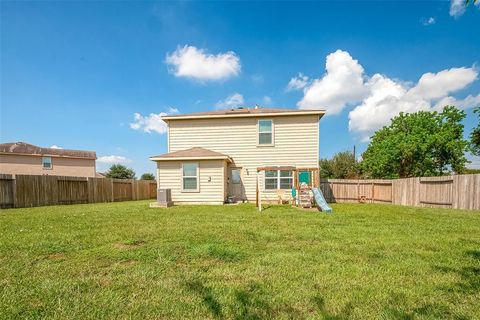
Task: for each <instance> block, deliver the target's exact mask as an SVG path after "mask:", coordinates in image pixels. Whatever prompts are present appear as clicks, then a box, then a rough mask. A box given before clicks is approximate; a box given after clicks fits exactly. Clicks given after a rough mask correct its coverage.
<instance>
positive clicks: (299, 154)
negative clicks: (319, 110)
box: [169, 115, 319, 201]
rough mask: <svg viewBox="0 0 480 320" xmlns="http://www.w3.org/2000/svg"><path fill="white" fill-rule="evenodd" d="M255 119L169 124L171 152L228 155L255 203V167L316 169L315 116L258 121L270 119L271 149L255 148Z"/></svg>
mask: <svg viewBox="0 0 480 320" xmlns="http://www.w3.org/2000/svg"><path fill="white" fill-rule="evenodd" d="M258 119H259V118H231V119H195V120H175V121H169V147H170V152H175V151H179V150H185V149H188V148H192V147H203V148H206V149H209V150H213V151H216V152H221V153H224V154H226V155H228V156H230V157H231V158H232V159H233V161H234V163H233V164H231V166H235V167H242V182H243V184H244V187H245V192H246V196H247V199H248V200H249V201H255V197H256V179H257V171H256V170H257V168H258V167H262V166H286V165H288V166H296V167H297V168H298V167H311V168H312V167H313V168H317V167H318V141H319V116H318V115H302V116H283V117H271V118H261V119H272V120H273V127H274V141H273V146H258V145H257V139H258V137H257V134H258V133H257V132H258V128H257V121H258ZM261 188H262V189H263V179H262V181H261ZM264 196H265V197H266V198H267V199H275V198H276V192H275V191H266V192H264Z"/></svg>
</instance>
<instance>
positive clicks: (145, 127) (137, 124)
mask: <svg viewBox="0 0 480 320" xmlns="http://www.w3.org/2000/svg"><path fill="white" fill-rule="evenodd" d="M175 113H180V111H179V110H178V109H177V108H174V107H169V108H168V110H167V112H160V113H150V114H149V115H148V116H143V115H141V114H140V113H138V112H135V113H134V114H133V119H134V121H133V122H132V123H130V128H132V129H134V130H142V131H143V132H147V133H151V132H152V131H153V132H157V133H160V134H163V133H166V132H167V124H166V122H165V121H163V120H162V117H163V116H166V115H169V114H175Z"/></svg>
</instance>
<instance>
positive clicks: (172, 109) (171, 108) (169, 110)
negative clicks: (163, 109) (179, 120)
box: [167, 107, 180, 114]
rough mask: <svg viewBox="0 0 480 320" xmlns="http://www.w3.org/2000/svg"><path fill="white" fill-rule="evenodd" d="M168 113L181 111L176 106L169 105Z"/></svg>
mask: <svg viewBox="0 0 480 320" xmlns="http://www.w3.org/2000/svg"><path fill="white" fill-rule="evenodd" d="M167 113H169V114H175V113H180V111H178V109H177V108H175V107H168V109H167Z"/></svg>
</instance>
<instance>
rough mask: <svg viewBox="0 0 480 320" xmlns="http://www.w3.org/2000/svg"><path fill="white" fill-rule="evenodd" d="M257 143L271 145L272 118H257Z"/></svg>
mask: <svg viewBox="0 0 480 320" xmlns="http://www.w3.org/2000/svg"><path fill="white" fill-rule="evenodd" d="M258 144H259V145H262V146H268V145H270V146H271V145H273V120H258Z"/></svg>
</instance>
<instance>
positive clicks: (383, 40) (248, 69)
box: [0, 0, 480, 176]
mask: <svg viewBox="0 0 480 320" xmlns="http://www.w3.org/2000/svg"><path fill="white" fill-rule="evenodd" d="M479 3H480V2H479ZM479 3H477V5H473V4H471V5H470V6H469V7H465V5H464V2H463V0H461V1H458V0H454V1H451V2H448V1H438V2H437V1H422V2H416V1H405V2H393V1H392V2H381V1H369V2H361V1H352V2H349V1H341V2H287V1H282V2H273V1H269V2H152V1H148V2H139V1H136V2H128V1H116V2H106V1H105V2H100V1H97V2H92V1H84V2H59V1H54V2H46V1H42V2H40V1H36V2H28V1H22V2H5V1H2V2H0V9H1V10H0V141H1V142H2V143H4V142H14V141H24V142H28V143H31V144H35V145H38V146H43V147H51V146H54V147H60V148H66V149H82V150H93V151H96V152H97V157H98V160H97V170H98V171H105V170H107V169H108V167H109V166H110V165H111V164H113V163H122V164H125V165H127V166H128V167H131V168H133V169H134V170H135V171H136V172H137V176H140V175H141V174H142V173H145V172H154V168H155V165H154V163H153V162H151V161H150V160H149V159H148V158H149V157H150V156H152V155H157V154H162V153H165V152H166V151H167V149H166V142H167V139H166V132H165V131H166V130H165V129H166V127H165V123H164V122H163V121H162V120H161V116H162V115H165V114H176V113H190V112H199V111H208V110H215V109H219V108H233V107H239V106H254V105H256V104H257V105H259V106H260V107H280V108H295V109H297V108H300V109H325V110H326V111H327V115H326V116H325V117H323V118H322V120H321V121H320V157H321V158H325V157H331V156H332V155H334V154H335V153H336V152H339V151H344V150H352V149H353V147H354V146H356V149H357V152H358V154H360V153H361V152H362V151H364V150H365V149H366V147H367V145H368V140H369V137H370V136H371V134H373V132H374V131H375V130H376V129H378V128H381V127H382V126H383V125H386V124H388V122H389V119H390V118H391V117H393V116H395V115H397V114H398V113H399V112H401V111H404V112H415V111H418V110H440V109H441V107H442V106H443V105H445V104H454V105H456V106H458V107H460V108H462V109H464V110H465V111H466V113H467V117H466V119H465V121H464V124H465V135H466V136H467V135H468V134H469V132H470V131H471V129H472V128H473V127H474V126H476V124H477V122H478V120H477V118H476V117H475V115H474V114H473V112H472V108H473V107H474V106H475V105H479V104H480V80H479V68H480V67H479V61H480V37H479V36H478V30H476V28H477V27H478V25H479V23H480V5H479ZM469 158H470V159H471V160H472V161H473V163H472V164H471V166H472V167H479V168H480V160H479V159H478V158H472V157H471V156H469Z"/></svg>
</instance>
